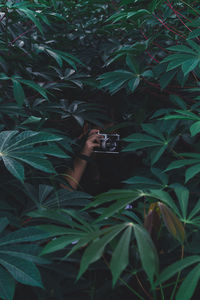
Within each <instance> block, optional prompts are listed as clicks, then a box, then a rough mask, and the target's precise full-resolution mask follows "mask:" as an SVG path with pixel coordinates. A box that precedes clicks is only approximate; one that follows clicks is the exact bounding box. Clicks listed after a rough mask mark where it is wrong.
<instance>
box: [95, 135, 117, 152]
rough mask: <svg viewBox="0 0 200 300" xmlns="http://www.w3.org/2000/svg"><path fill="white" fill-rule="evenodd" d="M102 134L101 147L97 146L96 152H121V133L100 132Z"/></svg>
mask: <svg viewBox="0 0 200 300" xmlns="http://www.w3.org/2000/svg"><path fill="white" fill-rule="evenodd" d="M98 134H99V135H101V136H102V138H101V139H100V147H98V148H95V149H94V152H98V153H115V154H117V153H119V141H120V135H119V134H109V133H98Z"/></svg>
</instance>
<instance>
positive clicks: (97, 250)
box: [78, 223, 127, 279]
mask: <svg viewBox="0 0 200 300" xmlns="http://www.w3.org/2000/svg"><path fill="white" fill-rule="evenodd" d="M126 226H127V224H126V223H125V224H121V225H116V226H112V227H111V228H110V231H109V232H108V233H107V234H105V235H104V236H103V237H102V238H100V239H97V240H94V241H93V242H92V243H91V244H90V245H89V246H88V247H87V248H86V250H85V252H84V254H83V256H82V259H81V265H80V270H79V274H78V279H79V278H80V277H81V276H82V274H83V273H84V272H85V271H86V270H87V268H88V267H89V265H90V264H91V263H93V262H95V261H97V260H98V259H99V258H100V257H101V256H102V254H103V251H104V248H105V247H106V245H107V244H108V243H110V242H111V241H112V240H113V239H114V238H115V236H117V235H118V234H119V233H120V232H121V231H122V230H123V229H124V228H125V227H126Z"/></svg>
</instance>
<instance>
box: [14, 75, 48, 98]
mask: <svg viewBox="0 0 200 300" xmlns="http://www.w3.org/2000/svg"><path fill="white" fill-rule="evenodd" d="M18 81H20V82H21V83H23V84H25V85H27V86H28V87H30V88H32V89H34V90H35V91H37V92H38V93H39V94H40V95H42V96H43V97H44V98H45V99H48V97H47V94H46V90H45V89H44V88H42V87H41V86H40V85H39V84H36V83H35V82H33V81H30V80H25V79H21V78H20V79H18Z"/></svg>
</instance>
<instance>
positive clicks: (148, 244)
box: [133, 224, 159, 284]
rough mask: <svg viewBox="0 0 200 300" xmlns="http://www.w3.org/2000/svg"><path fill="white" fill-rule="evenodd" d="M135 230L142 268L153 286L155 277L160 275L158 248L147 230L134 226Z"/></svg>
mask: <svg viewBox="0 0 200 300" xmlns="http://www.w3.org/2000/svg"><path fill="white" fill-rule="evenodd" d="M133 228H134V232H135V237H136V240H137V245H138V251H139V255H140V259H141V262H142V266H143V268H144V270H145V272H146V274H147V276H148V278H149V280H150V282H151V284H152V283H153V280H154V276H157V275H158V269H159V260H158V254H157V251H156V248H155V246H154V244H153V242H152V240H151V237H150V235H149V233H148V232H147V231H146V229H145V228H143V227H142V226H140V225H136V224H134V226H133Z"/></svg>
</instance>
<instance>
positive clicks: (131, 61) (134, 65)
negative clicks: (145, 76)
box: [126, 54, 139, 75]
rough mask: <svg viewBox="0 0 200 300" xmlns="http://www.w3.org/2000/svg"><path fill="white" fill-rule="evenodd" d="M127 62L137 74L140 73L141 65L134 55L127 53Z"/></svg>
mask: <svg viewBox="0 0 200 300" xmlns="http://www.w3.org/2000/svg"><path fill="white" fill-rule="evenodd" d="M126 64H127V66H128V67H129V68H130V70H131V71H132V72H134V73H135V74H136V75H137V74H139V65H138V62H137V60H136V59H135V58H134V57H133V55H131V54H127V56H126Z"/></svg>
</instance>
